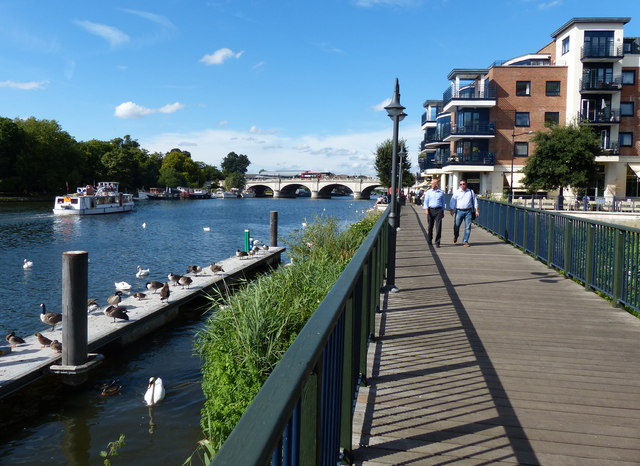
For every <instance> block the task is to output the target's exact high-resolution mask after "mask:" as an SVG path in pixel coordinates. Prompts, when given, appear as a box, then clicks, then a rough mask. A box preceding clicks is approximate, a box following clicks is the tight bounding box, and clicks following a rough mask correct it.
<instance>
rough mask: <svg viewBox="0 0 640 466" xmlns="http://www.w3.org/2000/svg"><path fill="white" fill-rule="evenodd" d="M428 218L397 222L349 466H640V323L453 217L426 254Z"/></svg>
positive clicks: (406, 212) (407, 211)
mask: <svg viewBox="0 0 640 466" xmlns="http://www.w3.org/2000/svg"><path fill="white" fill-rule="evenodd" d="M480 214H481V215H482V212H481V213H480ZM426 217H427V216H426V215H425V214H424V212H423V211H422V209H420V208H419V207H416V206H411V205H407V206H406V207H404V208H403V209H402V215H401V226H402V229H401V230H400V232H399V233H398V243H397V262H396V264H397V268H396V271H397V272H396V282H395V283H396V285H397V286H398V287H399V288H400V292H399V293H397V294H389V295H388V296H387V297H386V298H387V300H386V302H385V306H384V310H383V313H382V314H379V315H378V318H379V321H378V325H379V338H378V339H377V340H376V341H375V343H373V344H372V345H371V346H370V354H369V358H370V359H369V361H370V367H372V374H371V378H370V385H369V387H364V388H362V389H361V391H360V393H359V396H358V403H357V407H356V414H355V425H354V432H353V448H354V451H353V456H354V463H355V464H364V465H382V464H421V465H422V464H424V465H427V464H430V465H434V464H438V465H443V464H463V465H474V464H531V465H537V464H545V465H580V466H585V465H594V466H595V465H598V466H600V465H637V464H640V370H639V369H640V344H639V342H640V320H639V319H638V318H636V317H634V316H632V315H630V314H628V313H627V312H625V311H624V310H621V309H617V308H613V307H612V306H611V305H610V304H609V303H608V302H607V301H605V300H604V299H602V298H600V297H598V296H597V295H596V294H595V293H593V292H589V291H585V290H584V288H583V287H582V286H580V285H579V284H577V283H575V282H573V281H572V280H570V279H566V278H564V277H562V276H561V275H560V274H559V273H558V272H556V271H555V270H552V269H550V268H548V267H547V266H546V265H545V264H543V263H541V262H539V261H536V260H534V259H532V258H531V257H529V256H528V255H526V254H524V253H522V252H521V251H519V250H518V249H515V248H514V247H512V246H511V245H508V244H505V243H504V242H503V241H502V240H500V239H499V238H497V237H495V236H492V235H491V234H489V233H488V232H486V231H484V230H482V229H481V228H478V227H474V229H473V231H472V233H471V241H470V243H471V247H469V248H466V247H462V245H461V244H460V242H458V244H453V234H452V220H451V217H450V216H449V215H448V214H447V215H446V216H445V221H444V224H443V237H442V247H440V248H435V247H433V248H429V247H428V245H427V242H426V227H427V218H426ZM376 333H377V332H376Z"/></svg>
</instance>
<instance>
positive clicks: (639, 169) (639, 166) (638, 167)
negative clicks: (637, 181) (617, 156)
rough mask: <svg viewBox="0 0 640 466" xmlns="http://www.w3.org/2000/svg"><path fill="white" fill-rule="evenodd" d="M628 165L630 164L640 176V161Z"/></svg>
mask: <svg viewBox="0 0 640 466" xmlns="http://www.w3.org/2000/svg"><path fill="white" fill-rule="evenodd" d="M627 165H629V168H630V169H631V170H633V172H634V173H635V174H636V176H637V177H638V178H640V163H627Z"/></svg>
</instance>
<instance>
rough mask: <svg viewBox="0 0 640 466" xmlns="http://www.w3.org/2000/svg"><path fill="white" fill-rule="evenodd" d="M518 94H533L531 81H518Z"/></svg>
mask: <svg viewBox="0 0 640 466" xmlns="http://www.w3.org/2000/svg"><path fill="white" fill-rule="evenodd" d="M516 95H531V81H516Z"/></svg>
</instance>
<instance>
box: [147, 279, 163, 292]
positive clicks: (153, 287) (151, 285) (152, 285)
mask: <svg viewBox="0 0 640 466" xmlns="http://www.w3.org/2000/svg"><path fill="white" fill-rule="evenodd" d="M145 286H146V287H147V290H149V291H153V294H156V291H158V290H159V289H160V288H162V286H163V283H162V282H147V284H146V285H145Z"/></svg>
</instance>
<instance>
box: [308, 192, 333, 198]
mask: <svg viewBox="0 0 640 466" xmlns="http://www.w3.org/2000/svg"><path fill="white" fill-rule="evenodd" d="M330 198H331V195H328V196H327V195H326V194H321V193H320V191H311V199H330Z"/></svg>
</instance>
